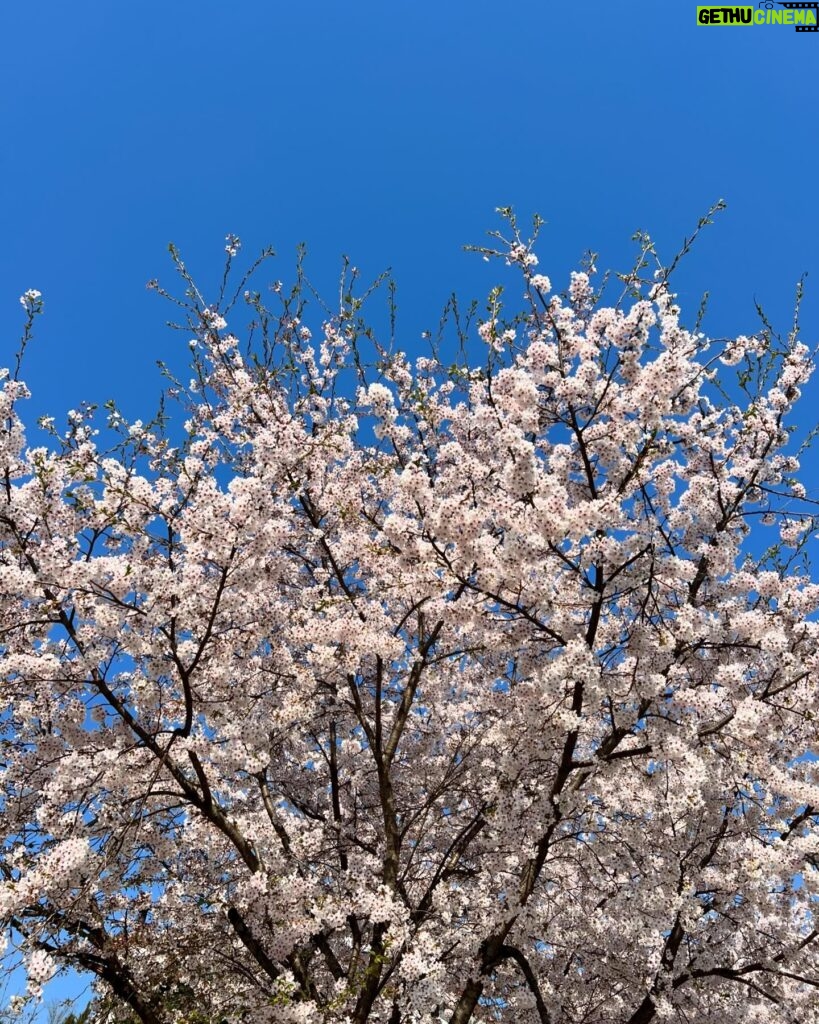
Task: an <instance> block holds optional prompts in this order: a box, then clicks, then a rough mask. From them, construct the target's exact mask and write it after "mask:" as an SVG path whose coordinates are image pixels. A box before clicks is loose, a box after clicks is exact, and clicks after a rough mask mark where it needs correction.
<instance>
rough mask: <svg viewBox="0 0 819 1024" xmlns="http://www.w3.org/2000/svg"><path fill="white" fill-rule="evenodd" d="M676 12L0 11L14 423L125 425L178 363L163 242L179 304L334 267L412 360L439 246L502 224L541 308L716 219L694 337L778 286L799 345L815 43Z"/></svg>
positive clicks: (104, 4)
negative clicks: (188, 296)
mask: <svg viewBox="0 0 819 1024" xmlns="http://www.w3.org/2000/svg"><path fill="white" fill-rule="evenodd" d="M695 8H696V4H694V3H687V2H685V3H684V2H680V0H672V2H666V3H658V2H657V0H623V2H621V3H612V2H603V0H585V2H568V0H567V2H564V3H562V4H557V3H540V4H523V3H516V2H508V3H506V4H499V3H498V2H497V0H492V2H490V0H471V2H470V3H463V2H460V0H446V2H442V0H438V2H435V3H430V2H429V0H416V2H414V3H411V4H410V3H407V2H404V0H394V2H393V3H384V2H378V3H376V2H374V0H352V2H348V3H342V2H340V0H313V2H306V0H292V2H290V3H274V2H272V0H267V2H262V0H244V2H243V0H234V2H233V3H230V4H227V3H224V2H223V0H222V2H216V0H196V2H194V0H173V2H169V0H164V2H159V0H141V2H139V3H123V2H113V0H82V2H81V3H75V4H66V3H64V2H58V0H50V2H39V0H25V2H23V0H16V2H15V0H6V2H5V3H4V4H3V5H2V8H0V49H1V50H2V60H0V133H1V134H0V138H1V139H2V144H1V145H0V186H1V189H2V190H1V191H0V196H2V203H0V228H2V237H4V238H5V239H6V242H5V244H4V245H3V246H2V247H1V248H0V332H1V333H0V338H2V341H1V342H0V344H2V353H0V365H5V364H7V363H8V362H9V361H10V360H11V359H12V357H13V352H14V346H15V343H16V339H17V337H18V335H19V327H20V324H21V310H20V307H19V305H18V302H17V297H18V296H19V295H20V294H21V293H22V292H23V291H25V290H26V289H28V288H37V289H39V290H41V291H42V292H43V294H44V296H45V301H46V316H45V318H44V319H43V320H42V321H41V323H40V326H39V330H38V337H37V340H36V344H35V345H34V347H33V348H32V349H31V351H30V354H29V356H28V359H27V364H26V370H25V373H24V377H25V378H26V379H27V380H28V382H29V384H30V385H31V387H32V388H33V390H34V399H33V400H32V402H31V403H29V410H30V411H29V413H28V414H27V415H28V416H29V418H30V419H31V420H33V418H34V417H35V416H37V415H41V414H44V413H52V414H55V415H56V416H57V417H58V420H59V419H62V417H63V415H64V413H65V411H66V410H67V409H69V408H71V407H74V406H76V405H77V404H78V403H79V401H80V400H81V399H87V400H90V401H96V402H100V403H101V402H103V401H105V400H106V399H108V398H111V397H115V398H117V399H118V401H119V403H120V405H121V407H122V408H123V411H124V412H125V413H126V415H128V416H130V417H137V416H142V417H143V418H147V415H148V414H150V412H152V411H153V409H154V407H155V402H156V399H157V397H158V394H159V391H160V389H161V380H160V378H159V376H158V373H157V370H156V367H155V362H156V360H157V359H164V360H166V361H168V362H171V363H176V364H177V365H181V363H182V362H183V360H184V357H185V351H184V344H185V340H186V339H185V338H184V337H181V336H179V335H174V334H172V333H170V332H168V331H167V330H165V329H164V328H163V322H164V320H165V318H166V316H167V314H168V310H167V309H166V308H165V307H164V306H163V304H162V303H161V302H160V301H159V300H158V299H157V297H156V296H155V295H153V294H152V293H149V292H147V291H146V289H145V283H146V281H147V280H148V279H149V278H153V277H159V278H160V279H161V280H162V281H165V282H170V281H171V280H172V277H173V275H172V272H171V269H170V263H169V261H168V257H167V255H166V251H165V250H166V246H167V243H168V242H169V241H171V240H172V241H174V242H175V243H176V244H177V245H178V246H179V247H180V248H181V250H182V253H183V255H184V256H185V258H186V260H187V262H188V264H189V266H190V267H191V269H192V271H193V272H194V275H195V276H196V277H197V279H199V280H201V281H202V282H203V283H204V284H205V287H207V283H208V282H210V281H213V280H214V279H215V277H216V275H217V274H218V272H219V271H220V269H221V260H222V256H223V251H222V250H223V245H224V236H225V235H226V234H227V233H228V232H235V233H236V234H238V235H240V236H241V238H242V240H243V242H244V246H245V248H244V252H245V253H246V254H250V253H252V252H255V251H256V250H258V249H260V248H261V247H262V246H264V245H268V244H269V245H273V246H274V247H275V249H276V250H277V252H278V253H279V254H280V255H279V258H278V260H277V261H276V263H275V264H273V266H272V267H271V268H270V269H269V270H268V271H267V272H266V275H265V277H264V278H263V279H262V283H264V282H265V281H267V280H272V279H273V278H276V277H281V278H283V279H285V280H287V279H288V278H289V277H290V276H291V273H292V268H293V263H294V252H295V247H296V245H297V243H299V242H301V241H304V242H306V243H307V245H308V247H309V251H310V257H309V263H308V271H309V273H310V275H311V277H312V278H314V279H315V281H316V282H317V283H318V284H319V286H320V287H325V288H327V289H331V288H332V287H333V285H334V283H335V278H336V274H337V270H338V267H339V258H340V255H341V254H342V253H348V254H349V255H350V257H351V258H352V260H353V262H354V263H355V264H357V265H358V266H359V267H360V268H361V269H362V271H363V272H364V273H365V274H370V275H375V274H376V273H378V272H379V271H380V270H382V269H384V268H385V267H387V266H391V267H392V268H393V272H394V274H395V277H396V279H397V282H398V304H399V319H398V340H399V345H400V347H402V348H405V349H410V350H412V349H413V348H415V347H417V348H418V350H420V344H421V343H420V332H421V330H423V329H424V328H426V327H429V326H431V325H434V324H435V323H437V320H438V316H439V313H440V310H441V307H442V306H443V304H444V302H445V301H446V299H447V297H448V296H449V294H450V293H451V292H452V291H453V290H455V291H457V292H458V294H459V295H460V296H461V297H462V298H463V299H464V300H468V299H470V298H472V297H479V298H482V297H483V296H485V294H486V292H487V291H488V289H489V287H490V286H491V285H492V284H493V283H495V278H496V273H495V271H494V270H493V268H491V267H487V266H486V265H485V264H483V263H482V262H481V261H480V259H479V258H478V257H476V256H474V255H469V254H465V253H464V252H463V251H462V246H463V245H464V244H465V243H475V242H478V243H479V242H481V241H482V240H483V236H484V233H485V231H487V230H489V229H492V228H494V227H496V226H498V224H497V218H496V217H495V215H494V212H493V211H494V209H495V207H497V206H500V205H506V204H512V205H514V206H515V208H516V209H517V210H518V211H519V213H520V215H521V217H522V218H529V217H530V216H531V215H532V214H533V213H534V212H535V211H537V212H539V213H540V214H542V216H543V217H544V218H545V219H546V220H547V222H548V223H547V226H546V228H545V229H544V232H543V235H542V243H541V246H540V250H539V252H540V256H541V268H540V269H541V270H542V271H543V272H544V273H547V274H549V275H550V276H551V277H552V280H553V281H554V282H555V284H556V285H558V286H562V283H563V282H564V281H565V279H566V278H567V275H568V272H569V270H570V269H572V268H573V267H575V266H576V265H577V262H578V260H579V259H580V257H581V255H582V254H583V252H584V251H585V250H586V249H588V248H593V249H595V250H597V251H599V252H600V254H601V255H600V260H599V266H600V267H601V269H602V268H605V267H607V266H613V267H614V268H617V269H625V267H626V265H627V264H628V262H629V259H630V256H631V254H632V251H633V247H632V244H631V242H630V237H631V235H632V233H633V232H634V230H635V229H637V228H642V229H645V230H647V231H649V232H650V233H651V234H652V236H653V237H655V238H656V240H657V242H658V244H659V246H660V249H661V252H663V253H666V254H667V255H668V256H669V257H670V256H671V255H672V254H673V252H674V251H675V246H676V245H677V243H678V242H679V241H680V240H681V238H682V236H683V235H684V234H685V233H686V232H687V231H689V230H690V229H691V228H692V226H693V225H694V224H695V222H696V220H697V217H698V216H699V215H701V214H702V213H704V212H705V211H706V210H707V209H708V207H709V206H710V205H711V204H712V203H713V202H714V201H715V200H716V199H718V198H719V197H724V198H725V199H726V200H727V202H728V209H727V211H726V212H725V213H724V214H722V215H721V217H720V218H719V222H718V224H717V225H715V226H714V227H713V228H711V229H709V231H708V232H707V233H706V234H705V235H704V236H703V238H702V240H701V242H700V243H699V244H698V246H697V248H696V250H695V252H694V254H693V255H692V256H691V257H690V258H689V260H688V262H687V263H686V264H685V266H684V269H683V272H682V274H681V275H680V278H679V279H678V285H679V286H680V287H681V288H682V291H683V296H684V298H686V299H687V300H688V302H689V304H691V305H693V306H694V308H695V307H696V303H697V302H698V300H699V296H700V294H701V292H702V291H704V290H705V289H706V288H707V289H710V290H711V293H712V299H711V307H710V309H711V312H710V315H709V318H708V320H707V322H706V329H707V330H708V332H709V333H711V334H713V335H715V336H720V335H727V334H738V333H750V332H752V331H753V330H754V329H755V327H756V324H757V322H756V319H755V314H754V300H755V299H758V300H759V301H761V302H762V303H763V304H764V305H765V307H766V309H767V310H768V311H769V313H770V315H771V317H772V319H773V320H774V322H775V323H777V324H780V325H782V326H783V327H786V326H787V323H788V320H789V317H790V312H791V307H792V297H793V291H794V285H795V282H796V280H797V279H798V277H799V276H800V274H801V273H803V272H805V271H807V272H808V273H809V275H810V276H809V278H808V294H807V299H806V302H805V307H804V316H803V323H804V326H805V334H806V338H807V340H808V341H816V340H817V338H818V337H819V298H818V297H817V289H819V246H817V239H819V197H817V193H816V185H815V183H816V182H817V181H819V136H818V135H817V129H816V114H815V111H816V105H817V99H819V74H817V69H819V33H816V34H810V33H807V34H797V33H796V32H794V30H793V29H792V28H784V27H783V28H777V27H771V28H750V29H744V28H743V29H735V30H733V31H729V30H728V29H726V28H701V27H698V26H697V25H696V16H695ZM692 314H693V309H692ZM807 397H808V401H807V403H806V406H805V410H804V411H803V414H802V415H803V416H804V417H805V423H806V424H807V423H808V422H809V420H810V417H811V415H812V412H811V410H812V409H813V408H815V400H816V397H817V391H816V389H814V392H813V395H812V397H811V396H807ZM806 483H808V485H809V482H808V481H806Z"/></svg>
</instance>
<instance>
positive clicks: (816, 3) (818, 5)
mask: <svg viewBox="0 0 819 1024" xmlns="http://www.w3.org/2000/svg"><path fill="white" fill-rule="evenodd" d="M759 6H760V7H765V8H767V9H768V10H772V9H773V6H774V5H773V4H772V3H770V0H768V2H767V3H761V4H759ZM777 6H778V7H784V8H785V9H786V10H788V11H805V10H811V11H813V12H814V14H815V15H816V24H815V25H794V26H793V27H794V28H795V29H796V31H797V32H819V0H812V2H810V3H790V2H785V3H783V0H777Z"/></svg>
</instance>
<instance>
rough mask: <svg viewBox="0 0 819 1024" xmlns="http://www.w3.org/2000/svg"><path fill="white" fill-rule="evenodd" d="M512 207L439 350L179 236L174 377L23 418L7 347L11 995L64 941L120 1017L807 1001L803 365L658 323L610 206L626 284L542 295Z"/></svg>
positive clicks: (812, 1016)
mask: <svg viewBox="0 0 819 1024" xmlns="http://www.w3.org/2000/svg"><path fill="white" fill-rule="evenodd" d="M506 213H507V219H508V222H509V225H508V228H507V229H504V232H500V233H498V235H497V236H496V240H495V241H494V242H492V243H491V247H488V248H486V249H483V250H481V251H482V252H483V253H484V255H486V256H487V257H488V258H495V257H500V260H501V265H499V275H500V274H502V275H505V276H508V277H510V279H511V280H513V281H514V282H517V285H516V288H517V294H520V293H523V300H522V302H521V303H520V304H519V306H520V308H519V310H518V311H517V312H514V313H510V312H509V311H508V310H507V307H506V306H505V305H502V293H501V291H500V289H496V290H495V291H494V292H493V293H492V295H491V296H490V300H489V306H488V310H487V313H486V315H485V317H483V318H482V319H480V318H478V320H470V318H469V316H468V315H467V316H465V315H464V314H463V311H460V310H458V308H457V307H456V306H455V305H451V306H450V307H449V318H448V319H449V322H450V323H451V324H453V325H454V329H455V331H456V333H457V334H459V335H460V338H461V340H462V341H463V342H464V345H466V344H467V343H468V345H469V348H470V351H471V352H472V353H473V354H472V358H471V359H469V360H465V359H464V358H460V357H459V358H457V359H456V360H455V362H454V363H453V364H452V365H448V360H447V359H446V358H444V356H443V354H442V353H443V352H444V350H445V348H446V344H445V341H443V342H441V345H440V346H435V345H434V346H433V350H432V351H431V354H429V355H427V356H426V357H424V358H418V359H415V360H410V359H409V358H408V357H407V356H406V355H404V354H402V352H401V351H399V348H398V346H397V345H395V344H393V345H391V346H386V345H384V346H382V345H380V344H379V342H378V341H377V339H376V335H375V334H374V332H373V331H372V330H370V329H369V328H368V327H367V326H366V324H365V322H364V320H363V305H362V302H363V296H362V294H361V290H360V289H359V288H358V282H357V273H356V271H355V270H353V269H351V268H349V267H348V268H346V271H345V276H344V280H343V287H342V289H341V294H340V298H339V305H338V307H337V308H335V309H333V310H329V309H327V310H326V312H325V313H322V314H319V315H318V316H317V318H316V319H317V322H315V323H312V326H311V327H308V322H307V321H308V319H309V316H310V312H311V309H313V308H321V307H320V306H317V305H316V303H314V302H313V301H312V296H311V294H310V289H309V286H308V285H307V282H306V280H305V279H304V277H303V274H302V272H301V270H300V271H299V276H298V277H297V281H296V285H295V286H294V287H293V289H292V290H288V289H286V288H284V287H283V286H281V285H279V284H278V283H277V284H276V285H275V286H273V293H272V300H271V299H270V298H269V297H268V296H267V293H265V294H264V297H263V293H262V292H256V291H253V290H252V281H243V282H241V284H240V285H239V288H238V290H237V291H236V292H235V293H233V292H232V291H231V288H232V286H231V285H230V281H231V280H233V278H232V272H231V266H230V264H231V261H233V260H234V258H235V256H236V254H237V251H238V244H239V243H238V240H237V239H235V238H233V237H231V238H229V239H228V246H227V248H228V267H227V270H226V274H225V280H224V281H223V283H222V287H221V290H220V292H219V294H218V295H217V296H213V297H211V298H210V300H209V301H206V299H205V297H203V296H202V295H200V293H199V291H198V290H197V289H196V287H195V285H194V283H193V281H192V280H191V278H190V276H189V275H188V272H187V270H186V269H185V265H184V264H183V263H182V261H181V259H180V258H179V256H178V254H176V253H174V258H175V260H176V265H177V269H178V270H179V272H180V273H181V274H182V276H183V278H184V281H185V295H184V297H182V298H176V299H175V300H174V301H176V303H177V307H178V309H179V311H180V314H181V318H182V322H181V324H180V326H182V327H183V329H184V331H185V332H186V334H184V335H183V338H184V341H187V340H188V339H190V348H191V358H192V367H193V370H192V375H191V379H190V381H189V382H183V381H180V380H177V379H173V378H172V379H170V380H169V383H168V389H167V390H168V406H167V408H166V409H165V411H164V412H163V413H162V414H161V415H159V416H157V417H156V418H154V419H153V420H151V421H149V422H148V421H146V422H145V423H141V422H135V423H127V422H125V420H124V418H123V417H122V416H121V414H120V413H119V412H118V411H117V410H116V408H115V407H114V406H111V407H110V408H109V410H108V423H107V426H105V425H102V430H101V432H100V433H99V434H98V433H97V431H96V430H95V427H94V422H95V414H94V411H93V410H92V409H90V408H88V407H81V408H79V409H78V410H76V411H74V412H72V413H71V414H70V416H69V422H68V425H67V427H66V429H65V430H63V431H60V430H58V429H57V428H56V427H55V426H54V424H53V422H52V421H51V420H45V421H43V426H44V428H45V429H46V430H47V431H49V432H50V435H51V439H50V442H49V443H48V444H45V445H43V446H37V447H27V441H26V437H25V434H24V428H23V423H22V421H21V419H20V409H21V406H22V402H23V400H24V399H25V398H26V397H27V395H28V392H27V390H26V387H25V385H24V384H23V383H22V382H21V379H20V374H21V364H20V360H19V359H18V361H17V364H16V367H13V368H12V369H11V371H10V372H8V373H7V374H6V376H5V378H4V379H3V383H2V397H1V398H0V403H1V404H2V408H0V419H2V424H3V427H2V433H0V476H2V487H0V644H2V648H1V649H2V682H1V683H0V686H2V690H0V693H1V694H2V704H1V705H0V706H1V708H2V711H1V714H2V719H1V720H0V721H1V722H2V743H3V753H2V790H1V791H0V792H1V794H2V795H0V801H2V802H1V803H0V810H1V811H2V825H3V828H2V840H3V845H2V855H1V856H0V873H1V878H0V916H2V920H3V922H4V924H5V934H6V937H7V940H8V943H9V946H8V954H7V955H8V956H9V957H10V958H11V960H13V959H14V957H15V956H17V957H20V958H21V959H22V961H23V962H24V963H25V967H26V970H27V972H28V979H29V982H28V984H29V994H30V995H31V996H32V997H36V996H37V995H38V993H39V991H40V989H41V986H42V985H43V984H44V983H45V982H47V980H48V979H49V978H50V977H51V976H52V975H53V974H54V972H55V971H58V970H61V969H65V968H67V967H73V968H75V969H78V970H81V971H84V972H88V973H90V974H91V975H93V976H95V977H96V979H98V987H99V993H100V1004H99V1005H100V1006H104V1007H105V1008H106V1012H107V1014H108V1017H109V1019H121V1020H125V1019H129V1020H139V1021H141V1022H143V1024H165V1022H168V1024H170V1022H172V1021H187V1022H202V1024H206V1022H213V1024H215V1022H219V1021H227V1022H234V1021H236V1022H238V1021H249V1022H250V1021H252V1022H265V1021H270V1022H285V1024H291V1022H292V1024H318V1022H349V1024H363V1022H365V1021H367V1022H379V1024H411V1022H418V1024H421V1022H433V1021H445V1022H449V1024H466V1022H468V1021H490V1020H500V1021H507V1020H508V1021H515V1022H521V1024H528V1022H540V1024H547V1022H548V1024H581V1022H582V1024H604V1022H605V1024H647V1022H649V1021H652V1020H655V1019H656V1020H657V1021H674V1022H696V1024H708V1022H714V1024H716V1022H719V1024H739V1022H753V1021H757V1022H763V1021H765V1022H795V1021H801V1022H806V1024H807V1022H809V1021H813V1020H816V1019H817V1018H819V963H818V962H817V939H819V924H817V922H816V920H815V917H814V913H815V906H816V899H817V892H819V873H817V862H816V857H817V852H819V825H818V824H817V813H819V779H817V768H816V764H815V762H814V761H813V760H812V759H811V757H810V756H809V755H810V752H811V750H812V749H814V748H815V745H816V744H815V734H816V726H815V715H816V714H817V711H816V708H817V704H818V703H819V625H818V624H817V621H816V619H815V616H814V612H815V609H816V608H817V605H818V604H819V586H817V585H816V584H815V583H814V582H812V580H811V577H810V574H809V572H808V570H807V568H806V567H805V565H804V564H803V556H804V554H805V550H806V547H807V545H808V543H809V541H810V539H811V538H812V536H813V531H814V530H815V524H814V522H813V518H812V515H811V512H810V510H811V507H812V506H811V504H810V502H809V501H808V500H807V498H806V496H805V491H804V489H803V488H802V487H801V485H800V484H799V483H798V482H797V481H796V480H795V479H794V474H795V473H796V471H797V468H798V453H797V452H796V450H795V448H794V446H793V443H792V438H791V433H790V431H789V414H790V412H791V409H792V407H793V405H794V403H795V402H796V401H797V399H798V398H799V395H800V390H801V389H802V388H803V386H804V385H805V384H806V382H807V381H808V379H809V376H810V373H811V369H812V362H811V353H810V352H809V351H808V348H807V347H806V346H805V345H804V344H802V343H801V342H800V340H799V337H798V322H797V321H795V323H794V328H793V330H792V331H791V332H790V334H789V335H788V336H787V337H784V338H780V337H778V336H777V335H776V334H775V333H774V332H773V331H772V329H771V328H770V327H769V326H766V325H763V327H762V329H761V330H760V332H759V334H758V335H755V336H753V337H745V336H742V337H738V338H735V339H732V340H730V341H713V340H709V339H708V338H707V337H705V335H704V334H703V333H701V332H700V330H699V325H698V324H696V325H693V326H689V327H686V326H684V325H683V321H682V319H681V313H680V310H679V309H678V307H677V305H676V304H675V295H674V294H673V293H672V291H671V290H670V289H671V284H670V280H671V277H670V275H671V271H672V270H673V269H674V267H675V266H676V262H677V261H676V260H675V261H674V262H673V263H672V264H671V265H670V266H664V265H662V264H661V263H660V262H659V261H658V260H657V259H656V256H655V253H654V249H653V246H652V245H651V242H650V240H648V239H647V238H645V237H642V236H641V242H642V248H641V253H640V259H639V260H638V261H637V264H636V267H635V269H634V271H633V272H632V273H629V274H626V275H624V276H623V277H622V278H621V284H622V290H621V294H619V296H618V295H617V294H612V281H609V283H608V285H607V287H606V290H605V292H603V289H602V288H597V287H595V286H594V284H593V281H594V280H596V278H595V277H594V271H593V267H592V266H591V265H587V266H586V267H585V269H584V270H583V271H580V272H577V273H574V274H572V276H571V280H570V283H569V285H568V289H567V291H566V293H564V294H556V293H554V292H553V290H552V286H551V283H550V281H549V279H548V278H547V277H546V276H545V275H543V274H542V273H540V272H539V271H538V268H537V258H536V255H535V252H534V243H533V241H531V240H527V239H526V238H525V237H524V236H522V235H521V233H520V232H519V230H518V228H517V225H516V223H515V221H514V218H513V216H512V215H511V213H509V211H506ZM706 220H707V218H706V219H704V220H703V221H702V222H701V224H702V223H705V222H706ZM504 235H505V236H508V237H505V238H504V237H503V236H504ZM689 241H690V240H689ZM687 246H688V242H687V243H686V247H685V248H687ZM504 261H505V263H506V264H507V266H506V267H504V266H503V262H504ZM257 273H259V272H257ZM255 279H256V278H254V279H253V280H255ZM155 287H156V288H157V289H158V290H159V291H160V292H163V293H164V294H166V295H168V294H169V293H167V292H165V291H164V289H163V288H160V287H159V286H158V285H155ZM617 288H620V284H618V285H617ZM507 290H508V288H507ZM365 292H366V290H365ZM379 294H381V292H379ZM610 294H611V295H612V297H611V298H610V299H605V300H604V295H605V296H609V295H610ZM308 299H310V300H311V301H310V304H308V302H307V300H308ZM22 302H23V305H24V308H25V311H26V334H25V337H24V339H23V340H24V343H27V342H28V341H29V340H30V338H31V335H32V330H33V325H34V324H35V321H36V317H37V315H38V314H39V313H40V311H41V309H42V299H41V297H40V295H39V293H37V292H34V291H31V292H27V293H26V294H25V295H24V296H23V297H22ZM267 304H269V305H272V306H275V307H276V308H275V309H271V308H268V305H267ZM243 310H247V311H248V312H249V314H250V315H251V317H252V324H251V326H250V328H249V330H248V331H247V333H245V331H244V328H242V327H239V326H237V327H235V329H236V331H237V334H236V335H234V334H233V333H231V329H230V326H229V324H231V325H235V324H238V323H239V321H241V320H242V318H243V315H244V314H243V312H242V311H243ZM322 321H323V322H322ZM311 330H312V332H313V333H312V334H311ZM239 334H241V335H242V336H243V339H244V340H240V338H239V336H238V335H239ZM476 346H477V355H476V354H475V351H476ZM23 347H25V345H24V346H23ZM174 402H175V403H176V405H175V406H174V405H173V403H174ZM172 407H173V408H177V409H183V410H184V417H185V420H186V421H185V424H184V431H183V430H181V428H180V429H177V428H175V427H173V425H171V426H168V427H167V429H166V423H168V422H170V423H171V424H172V423H173V419H174V414H173V412H168V409H171V408H172ZM177 434H178V436H177ZM106 438H107V440H106ZM763 548H767V550H765V551H763V550H762V549H763ZM11 960H10V961H9V962H11Z"/></svg>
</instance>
